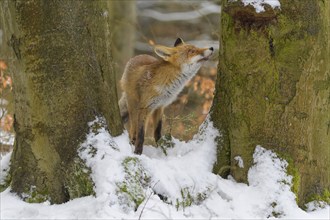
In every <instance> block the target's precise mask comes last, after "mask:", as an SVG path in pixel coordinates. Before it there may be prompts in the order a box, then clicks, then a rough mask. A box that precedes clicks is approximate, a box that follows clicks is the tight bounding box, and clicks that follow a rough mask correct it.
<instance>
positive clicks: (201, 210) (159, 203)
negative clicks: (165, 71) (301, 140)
mask: <svg viewBox="0 0 330 220" xmlns="http://www.w3.org/2000/svg"><path fill="white" fill-rule="evenodd" d="M100 121H101V120H99V119H98V120H96V121H94V122H92V123H91V124H90V125H91V127H93V124H94V123H96V122H97V123H98V122H100ZM218 136H219V134H218V131H217V130H216V129H215V128H213V126H212V123H211V122H209V121H208V120H207V121H206V122H205V123H204V124H203V125H202V126H201V128H200V132H199V133H198V134H197V135H195V137H194V138H193V140H191V141H189V142H182V141H179V140H177V139H174V140H173V142H174V143H175V145H174V147H173V148H167V149H166V152H167V156H166V155H165V154H164V152H163V150H162V149H161V148H154V147H152V146H144V151H143V154H142V155H140V156H139V155H134V154H133V147H132V146H131V145H130V144H129V138H128V135H127V132H125V133H124V134H122V135H121V136H119V137H115V138H114V137H111V135H109V133H108V132H107V131H106V130H105V129H104V128H99V129H98V130H97V132H95V129H94V133H93V132H90V134H89V135H88V136H87V139H86V141H85V142H84V143H83V144H82V145H81V149H80V150H79V154H80V156H81V157H82V158H83V159H84V160H85V161H86V164H87V166H89V167H90V168H91V170H92V174H91V175H92V179H93V181H94V183H95V187H94V190H95V192H96V196H95V197H93V196H88V197H83V198H79V199H74V200H72V201H69V202H67V203H65V204H60V205H50V204H49V202H45V203H43V204H29V203H25V202H23V201H22V200H20V199H19V198H18V197H17V196H16V195H15V194H14V193H11V192H10V188H8V189H7V190H5V191H4V192H2V193H1V194H0V196H1V216H0V217H1V219H22V218H24V219H48V218H51V219H139V218H141V219H191V218H193V219H209V218H213V219H224V218H225V219H265V218H275V217H277V218H284V219H329V211H330V208H329V206H328V205H326V204H325V205H324V208H320V207H318V208H315V207H316V206H315V207H314V209H313V207H312V205H310V206H311V209H310V211H311V212H306V211H303V210H302V209H300V208H299V207H298V206H297V204H296V201H295V195H294V194H293V193H292V192H291V191H290V186H291V181H292V177H291V176H288V175H287V174H286V167H287V162H286V161H284V160H281V159H280V158H278V157H277V156H276V154H275V153H274V152H272V151H269V150H266V149H264V148H262V147H261V146H257V147H256V149H255V153H254V155H253V157H254V165H253V166H252V167H251V168H250V170H249V173H248V184H243V183H236V182H235V181H234V180H233V179H232V178H230V179H223V178H221V177H219V176H217V175H215V174H213V173H212V167H213V163H214V161H215V159H216V158H215V155H216V145H215V138H216V137H218ZM9 157H10V155H8V156H6V157H3V158H2V160H1V170H2V168H6V167H8V163H9ZM125 161H126V162H127V161H131V162H132V163H130V164H129V165H127V164H128V163H127V164H126V167H125V165H124V164H125V163H126V162H125ZM127 169H128V170H127ZM128 172H129V173H133V174H134V173H135V174H137V175H139V176H140V177H144V178H145V180H143V179H137V180H136V179H134V178H132V176H131V177H130V176H129V175H128V174H127V173H128ZM146 177H148V178H146ZM0 178H1V179H0V181H2V180H3V178H4V175H1V176H0ZM129 181H132V182H134V181H140V182H144V184H142V185H140V186H138V187H137V188H138V190H137V192H135V193H141V195H142V196H144V197H145V200H144V201H143V202H142V203H141V204H140V206H139V207H137V210H136V211H135V210H134V206H133V205H132V202H130V201H128V196H127V195H125V194H124V193H122V192H121V191H120V190H119V186H120V185H121V184H123V183H125V182H129ZM139 190H140V191H139ZM138 191H139V192H138ZM158 194H159V195H160V194H161V195H162V196H159V195H158ZM161 197H162V199H163V200H165V201H163V200H162V199H161ZM165 197H166V199H165ZM187 198H188V199H187ZM187 202H188V203H189V202H190V203H191V204H189V205H187V204H186V203H187ZM183 204H186V205H183Z"/></svg>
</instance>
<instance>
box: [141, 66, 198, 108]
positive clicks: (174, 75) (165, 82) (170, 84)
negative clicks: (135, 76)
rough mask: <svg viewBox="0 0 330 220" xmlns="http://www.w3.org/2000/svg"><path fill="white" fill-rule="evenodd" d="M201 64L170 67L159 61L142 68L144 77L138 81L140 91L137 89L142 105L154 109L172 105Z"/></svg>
mask: <svg viewBox="0 0 330 220" xmlns="http://www.w3.org/2000/svg"><path fill="white" fill-rule="evenodd" d="M200 66H201V64H190V65H188V64H187V65H182V67H169V66H168V64H166V63H164V62H162V61H158V62H156V63H155V64H152V65H150V66H146V67H145V68H142V75H143V77H141V81H140V82H139V83H138V84H139V85H138V88H139V89H138V90H140V91H136V92H137V93H138V94H139V96H140V98H141V103H140V105H141V107H142V108H149V109H150V110H154V109H157V108H160V107H166V106H168V105H170V104H171V103H172V102H173V101H175V99H176V98H177V96H178V95H179V93H180V92H181V91H182V90H183V88H184V86H185V85H186V83H187V82H188V81H189V80H190V79H191V78H192V77H193V76H194V75H195V74H196V73H197V71H198V69H199V68H200ZM154 67H157V69H155V68H154ZM164 76H165V77H164Z"/></svg>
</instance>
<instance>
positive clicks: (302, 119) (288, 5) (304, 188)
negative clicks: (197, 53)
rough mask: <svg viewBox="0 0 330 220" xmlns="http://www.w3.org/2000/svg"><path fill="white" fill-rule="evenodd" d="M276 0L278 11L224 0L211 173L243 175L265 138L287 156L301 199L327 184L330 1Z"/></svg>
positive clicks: (242, 178) (329, 177)
mask: <svg viewBox="0 0 330 220" xmlns="http://www.w3.org/2000/svg"><path fill="white" fill-rule="evenodd" d="M280 3H281V9H280V10H279V9H272V8H271V7H267V6H266V11H265V12H262V13H259V14H258V13H256V12H255V9H254V8H253V7H252V6H247V7H244V6H243V4H242V3H240V2H228V1H224V2H223V13H222V15H221V42H220V43H221V50H220V58H219V60H220V64H219V70H218V79H217V85H216V87H217V88H216V95H215V98H214V104H213V107H212V111H211V112H212V113H211V114H212V118H213V121H214V122H215V125H216V126H217V127H218V128H219V129H220V131H221V133H222V138H221V139H220V140H219V142H218V143H219V144H218V161H217V163H216V164H215V166H214V172H217V173H220V174H222V175H227V174H229V172H230V174H231V175H233V177H234V178H235V179H236V180H238V181H241V182H246V181H247V172H248V169H249V168H250V166H251V164H252V154H253V152H254V149H255V147H256V145H262V146H263V147H266V148H268V149H272V150H274V151H275V152H277V153H279V155H280V156H282V157H283V158H285V159H287V160H288V161H289V169H288V172H291V173H290V174H291V175H293V177H294V181H293V182H294V185H293V190H294V192H295V193H296V195H297V197H298V201H299V205H301V206H302V205H303V204H304V203H305V202H307V201H308V199H309V198H311V196H313V195H320V194H322V193H324V192H326V191H327V190H328V191H329V190H330V175H329V167H330V159H329V147H330V114H329V112H330V111H329V109H330V70H329V65H330V50H329V27H330V1H318V0H280ZM235 156H241V157H242V159H243V161H244V168H240V167H238V166H237V164H236V162H235V159H234V157H235ZM227 168H230V169H227Z"/></svg>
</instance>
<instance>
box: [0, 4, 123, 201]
mask: <svg viewBox="0 0 330 220" xmlns="http://www.w3.org/2000/svg"><path fill="white" fill-rule="evenodd" d="M4 2H5V4H6V5H8V7H9V9H10V10H9V11H8V12H10V14H11V17H10V18H9V19H10V21H12V22H13V23H15V22H14V18H15V16H16V18H17V19H16V23H15V26H16V27H17V28H16V29H15V30H14V29H5V31H10V32H12V33H11V36H12V37H11V43H10V45H11V47H12V48H13V51H14V53H15V55H16V58H17V60H18V62H17V68H18V69H19V71H15V72H14V82H15V85H14V92H15V122H14V128H15V131H16V139H15V145H14V151H13V154H12V158H11V177H12V182H11V188H12V190H13V191H14V192H16V193H18V195H20V196H21V197H23V198H25V199H26V200H27V201H31V202H41V201H43V200H46V199H48V200H50V201H51V202H52V203H62V202H65V201H68V200H70V199H72V198H75V197H80V196H84V195H89V194H92V193H93V190H92V189H93V187H92V182H91V180H90V178H89V176H88V173H84V172H83V171H82V170H83V166H84V165H83V163H82V161H81V160H80V159H79V157H78V153H77V149H78V147H79V144H80V143H81V142H82V141H83V140H84V139H85V136H86V133H87V132H88V125H87V123H88V122H89V121H92V120H94V119H95V117H96V116H104V118H105V119H106V122H107V125H108V129H109V131H110V132H111V134H112V135H113V136H116V135H119V134H120V133H122V124H121V120H120V116H119V109H118V105H117V92H116V86H115V85H116V82H115V75H114V72H113V67H112V57H111V52H110V51H111V48H110V45H111V41H109V39H110V36H111V23H110V18H109V15H108V13H109V12H110V11H111V10H110V4H109V1H83V0H81V1H78V0H75V1H67V0H49V1H48V0H47V1H42V0H17V1H4ZM2 6H4V3H3V2H2ZM2 12H3V11H2Z"/></svg>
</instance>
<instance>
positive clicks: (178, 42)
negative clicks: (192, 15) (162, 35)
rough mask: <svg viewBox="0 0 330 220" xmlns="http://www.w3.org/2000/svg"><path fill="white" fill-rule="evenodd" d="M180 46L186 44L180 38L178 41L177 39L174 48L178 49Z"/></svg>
mask: <svg viewBox="0 0 330 220" xmlns="http://www.w3.org/2000/svg"><path fill="white" fill-rule="evenodd" d="M180 44H184V42H183V40H182V38H180V37H179V38H178V39H176V41H175V43H174V47H176V46H178V45H180Z"/></svg>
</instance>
